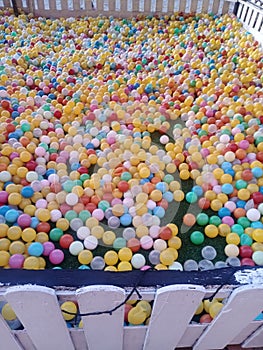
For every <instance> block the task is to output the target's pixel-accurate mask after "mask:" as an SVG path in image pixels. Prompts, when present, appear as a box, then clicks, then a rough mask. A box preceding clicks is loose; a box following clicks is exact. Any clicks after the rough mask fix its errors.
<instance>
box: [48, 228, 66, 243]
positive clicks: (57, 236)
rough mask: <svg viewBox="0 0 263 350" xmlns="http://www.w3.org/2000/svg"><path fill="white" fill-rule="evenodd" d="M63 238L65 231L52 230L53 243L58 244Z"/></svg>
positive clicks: (50, 235) (50, 234)
mask: <svg viewBox="0 0 263 350" xmlns="http://www.w3.org/2000/svg"><path fill="white" fill-rule="evenodd" d="M61 236H63V231H62V230H61V229H60V228H52V230H51V231H50V232H49V237H50V239H51V241H54V242H58V241H59V240H60V237H61Z"/></svg>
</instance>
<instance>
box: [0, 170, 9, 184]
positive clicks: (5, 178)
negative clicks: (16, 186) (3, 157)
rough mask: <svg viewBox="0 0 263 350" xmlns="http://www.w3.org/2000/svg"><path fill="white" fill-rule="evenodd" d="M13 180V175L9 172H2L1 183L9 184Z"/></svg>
mask: <svg viewBox="0 0 263 350" xmlns="http://www.w3.org/2000/svg"><path fill="white" fill-rule="evenodd" d="M11 178H12V176H11V174H10V173H9V171H5V170H4V171H1V172H0V181H2V182H7V181H10V180H11Z"/></svg>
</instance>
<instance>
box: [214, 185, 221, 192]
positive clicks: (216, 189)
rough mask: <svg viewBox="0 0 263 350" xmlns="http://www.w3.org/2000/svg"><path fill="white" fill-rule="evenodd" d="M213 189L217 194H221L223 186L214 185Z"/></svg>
mask: <svg viewBox="0 0 263 350" xmlns="http://www.w3.org/2000/svg"><path fill="white" fill-rule="evenodd" d="M213 191H214V192H215V193H216V194H219V193H221V192H222V190H221V186H220V185H216V186H214V187H213Z"/></svg>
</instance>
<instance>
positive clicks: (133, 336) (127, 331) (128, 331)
mask: <svg viewBox="0 0 263 350" xmlns="http://www.w3.org/2000/svg"><path fill="white" fill-rule="evenodd" d="M146 331H147V327H146V326H145V327H144V326H134V327H124V338H123V349H125V350H134V349H142V348H143V343H144V339H145V334H146Z"/></svg>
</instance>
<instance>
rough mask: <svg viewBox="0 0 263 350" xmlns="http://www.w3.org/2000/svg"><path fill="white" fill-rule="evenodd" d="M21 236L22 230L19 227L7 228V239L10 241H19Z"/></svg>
mask: <svg viewBox="0 0 263 350" xmlns="http://www.w3.org/2000/svg"><path fill="white" fill-rule="evenodd" d="M21 234H22V229H21V228H20V227H19V226H12V227H9V229H8V231H7V237H8V238H9V239H10V240H11V241H16V240H18V239H20V237H21Z"/></svg>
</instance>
